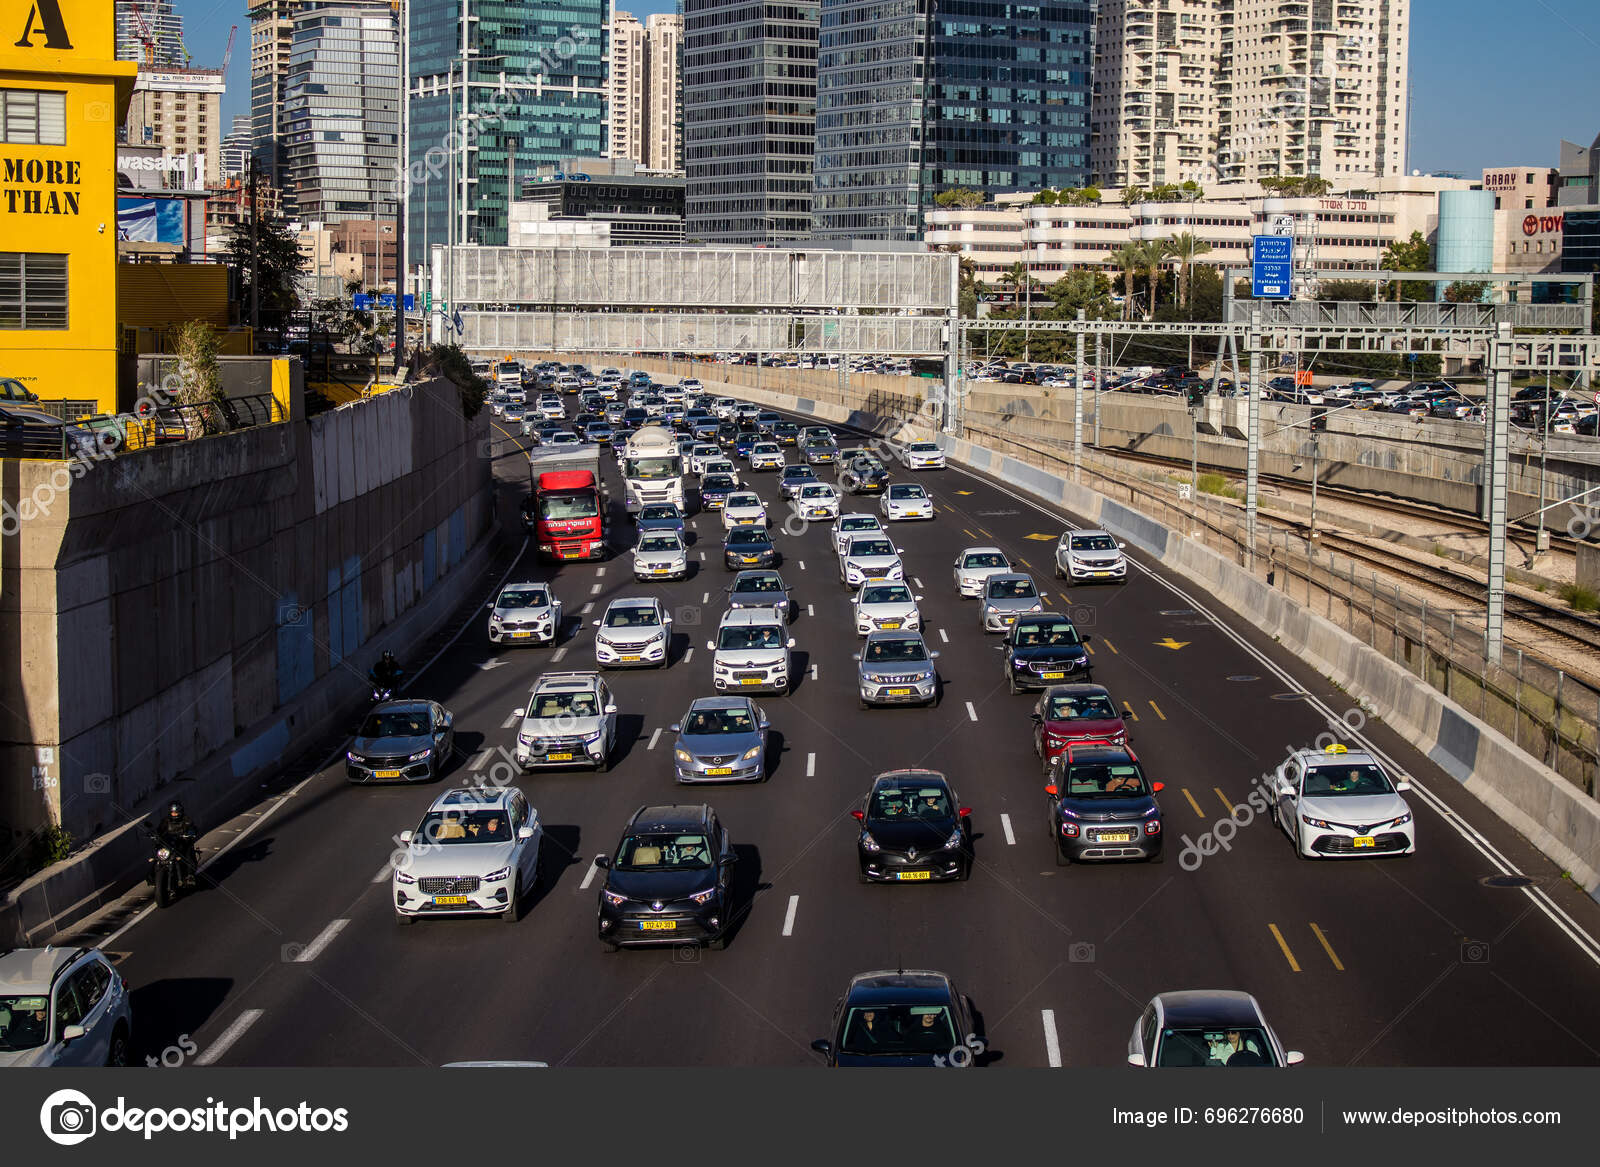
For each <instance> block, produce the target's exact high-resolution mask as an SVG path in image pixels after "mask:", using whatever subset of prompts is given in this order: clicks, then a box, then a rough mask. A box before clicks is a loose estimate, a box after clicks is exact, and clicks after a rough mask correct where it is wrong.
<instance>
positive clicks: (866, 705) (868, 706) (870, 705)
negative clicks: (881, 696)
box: [860, 697, 872, 709]
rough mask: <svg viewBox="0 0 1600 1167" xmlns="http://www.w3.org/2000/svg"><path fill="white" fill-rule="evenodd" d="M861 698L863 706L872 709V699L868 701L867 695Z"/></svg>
mask: <svg viewBox="0 0 1600 1167" xmlns="http://www.w3.org/2000/svg"><path fill="white" fill-rule="evenodd" d="M860 700H861V708H863V709H871V708H872V703H871V702H870V701H868V700H867V699H866V698H865V697H862V698H861V699H860Z"/></svg>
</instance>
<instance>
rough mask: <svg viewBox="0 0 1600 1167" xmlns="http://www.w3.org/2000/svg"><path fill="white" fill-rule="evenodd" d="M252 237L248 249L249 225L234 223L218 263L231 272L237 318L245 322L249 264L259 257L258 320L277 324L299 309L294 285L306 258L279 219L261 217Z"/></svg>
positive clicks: (246, 317)
mask: <svg viewBox="0 0 1600 1167" xmlns="http://www.w3.org/2000/svg"><path fill="white" fill-rule="evenodd" d="M255 235H256V240H255V246H254V247H253V248H252V246H251V238H250V236H251V230H250V224H249V222H248V221H246V222H241V223H235V224H234V225H233V226H232V227H231V228H229V231H228V238H227V240H226V242H225V243H224V244H223V247H222V262H223V263H225V264H226V265H227V266H228V268H229V269H230V270H231V271H232V272H233V278H234V283H235V286H236V287H237V288H238V289H239V310H240V315H241V318H242V319H243V320H244V322H246V323H248V322H249V319H250V296H251V288H250V279H251V270H252V266H253V265H252V262H251V261H252V258H253V257H254V256H256V255H259V259H260V263H259V272H260V278H261V314H262V319H263V320H264V321H265V320H271V321H274V322H277V323H281V322H283V321H284V318H285V317H287V316H288V315H289V313H291V312H294V311H295V310H296V309H298V308H299V307H300V300H299V296H298V295H297V294H296V292H295V282H296V281H297V280H298V279H299V278H300V276H301V275H302V274H303V273H304V272H305V270H306V259H305V256H303V255H302V254H300V242H299V240H298V239H297V238H296V237H295V235H294V232H292V231H290V230H289V226H288V224H287V223H286V222H284V221H283V220H282V219H279V218H273V217H271V216H263V217H262V218H261V221H260V222H259V223H257V224H256V229H255Z"/></svg>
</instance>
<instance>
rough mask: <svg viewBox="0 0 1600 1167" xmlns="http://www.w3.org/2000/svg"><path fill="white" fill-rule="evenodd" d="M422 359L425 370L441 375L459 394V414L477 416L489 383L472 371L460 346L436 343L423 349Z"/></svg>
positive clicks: (434, 374)
mask: <svg viewBox="0 0 1600 1167" xmlns="http://www.w3.org/2000/svg"><path fill="white" fill-rule="evenodd" d="M423 359H424V368H425V371H426V372H428V373H430V374H432V375H433V376H437V377H443V378H444V379H445V380H447V381H449V382H450V383H451V384H453V385H454V386H455V387H456V390H457V391H458V392H459V394H460V396H461V415H462V416H463V417H465V418H468V419H471V418H474V417H477V416H478V412H479V410H481V409H482V408H483V403H484V400H485V399H486V398H487V397H488V396H489V383H488V382H487V381H485V380H484V379H483V378H482V377H480V376H478V374H477V373H474V372H473V371H472V361H471V360H470V359H469V358H468V357H467V354H466V353H465V352H463V351H462V349H461V347H460V346H459V345H454V344H436V345H434V346H432V347H431V348H429V349H427V350H426V351H425V353H424V354H423Z"/></svg>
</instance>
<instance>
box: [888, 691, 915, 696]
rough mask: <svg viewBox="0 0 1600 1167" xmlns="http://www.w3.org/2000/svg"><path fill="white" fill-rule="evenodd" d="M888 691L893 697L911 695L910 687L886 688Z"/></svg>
mask: <svg viewBox="0 0 1600 1167" xmlns="http://www.w3.org/2000/svg"><path fill="white" fill-rule="evenodd" d="M886 692H887V693H888V694H889V696H891V697H909V696H911V690H910V689H888V690H886Z"/></svg>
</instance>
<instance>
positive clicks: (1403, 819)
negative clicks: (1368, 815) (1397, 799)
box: [1389, 813, 1411, 827]
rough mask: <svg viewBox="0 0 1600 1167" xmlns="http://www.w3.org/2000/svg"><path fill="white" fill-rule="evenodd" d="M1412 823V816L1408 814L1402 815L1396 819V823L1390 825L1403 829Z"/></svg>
mask: <svg viewBox="0 0 1600 1167" xmlns="http://www.w3.org/2000/svg"><path fill="white" fill-rule="evenodd" d="M1410 821H1411V815H1410V814H1409V813H1408V814H1403V815H1401V816H1400V817H1399V818H1397V819H1395V820H1394V822H1392V823H1390V824H1389V825H1390V826H1391V827H1403V826H1405V825H1406V824H1407V823H1409V822H1410Z"/></svg>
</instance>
